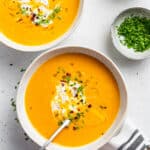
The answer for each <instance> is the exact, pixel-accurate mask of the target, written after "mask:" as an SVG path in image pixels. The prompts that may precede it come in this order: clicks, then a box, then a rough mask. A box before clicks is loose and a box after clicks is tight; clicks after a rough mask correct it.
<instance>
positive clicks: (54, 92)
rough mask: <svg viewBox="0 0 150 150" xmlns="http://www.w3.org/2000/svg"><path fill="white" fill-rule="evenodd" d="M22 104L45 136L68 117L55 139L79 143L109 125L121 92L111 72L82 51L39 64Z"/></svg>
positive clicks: (62, 142) (58, 141)
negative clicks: (67, 125) (66, 124)
mask: <svg viewBox="0 0 150 150" xmlns="http://www.w3.org/2000/svg"><path fill="white" fill-rule="evenodd" d="M25 107H26V111H27V115H28V117H29V119H30V121H31V123H32V125H33V126H34V127H35V129H36V130H37V131H38V132H39V133H40V134H41V135H42V136H44V137H45V138H49V137H50V136H51V135H52V133H53V132H54V131H55V130H56V129H57V128H58V127H59V126H60V125H61V124H62V123H63V121H64V120H65V119H70V121H71V123H70V125H69V127H68V128H66V129H64V131H62V133H61V134H60V135H59V136H58V137H57V138H56V139H55V140H54V142H55V143H58V144H61V145H65V146H81V145H84V144H88V143H90V142H92V141H94V140H96V139H97V138H99V137H101V136H102V135H103V134H105V132H106V131H107V130H108V128H110V126H111V125H112V123H113V121H114V119H115V118H116V115H117V113H118V110H119V107H120V92H119V89H118V86H117V83H116V80H115V79H114V77H113V75H112V73H111V72H110V71H109V70H108V69H107V68H106V67H105V66H104V65H103V64H102V63H100V62H99V61H97V60H96V59H94V58H92V57H89V56H87V55H83V54H73V53H71V54H63V55H59V56H56V57H54V58H52V59H50V60H48V61H47V62H46V63H44V64H43V65H41V66H40V67H39V68H38V70H37V71H36V72H35V73H34V74H33V76H32V78H31V80H30V81H29V84H28V87H27V90H26V95H25Z"/></svg>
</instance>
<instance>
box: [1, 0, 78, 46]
mask: <svg viewBox="0 0 150 150" xmlns="http://www.w3.org/2000/svg"><path fill="white" fill-rule="evenodd" d="M79 3H80V0H0V32H2V33H3V34H4V35H5V36H7V37H8V38H10V39H11V40H13V41H15V42H17V43H20V44H23V45H31V46H32V45H41V44H46V43H48V42H51V41H54V40H56V39H57V38H58V37H60V36H62V35H63V34H64V33H65V32H66V31H67V30H68V28H69V27H70V26H71V25H72V23H73V21H74V19H75V17H76V15H77V12H78V8H79Z"/></svg>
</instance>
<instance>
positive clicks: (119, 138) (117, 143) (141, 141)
mask: <svg viewBox="0 0 150 150" xmlns="http://www.w3.org/2000/svg"><path fill="white" fill-rule="evenodd" d="M110 144H111V145H112V147H113V148H112V149H114V150H150V141H148V140H147V138H146V137H145V136H144V135H143V133H142V132H141V131H140V130H139V129H137V128H136V127H135V126H134V125H133V124H132V123H131V121H130V120H126V122H125V124H124V125H123V128H122V129H121V131H120V132H119V134H118V135H116V136H115V137H114V138H113V139H112V140H111V142H110Z"/></svg>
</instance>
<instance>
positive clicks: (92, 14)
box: [0, 0, 150, 150]
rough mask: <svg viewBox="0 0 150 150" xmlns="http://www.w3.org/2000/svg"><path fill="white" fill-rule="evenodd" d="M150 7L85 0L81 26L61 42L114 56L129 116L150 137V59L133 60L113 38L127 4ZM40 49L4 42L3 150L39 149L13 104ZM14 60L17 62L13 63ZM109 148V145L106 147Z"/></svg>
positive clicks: (0, 83) (121, 0)
mask: <svg viewBox="0 0 150 150" xmlns="http://www.w3.org/2000/svg"><path fill="white" fill-rule="evenodd" d="M134 6H141V7H142V6H143V7H147V8H150V0H85V4H84V13H83V17H82V20H81V23H80V25H79V27H78V29H77V30H76V31H75V32H74V33H73V35H71V36H70V38H69V39H68V40H66V41H65V42H63V43H62V44H61V45H63V46H64V45H78V46H86V47H90V48H94V49H98V50H100V51H101V52H103V53H105V54H106V55H107V56H108V57H110V58H111V59H112V60H113V61H114V62H115V63H116V64H117V65H118V67H119V68H120V70H121V71H122V73H123V74H124V76H125V79H126V81H127V85H128V94H129V113H128V117H130V118H131V119H132V121H133V122H134V124H136V125H137V126H138V127H139V128H141V129H142V130H143V132H144V133H145V134H146V135H147V136H148V137H150V130H149V127H150V116H149V115H150V59H147V60H143V61H131V60H128V59H126V58H125V57H123V56H121V55H120V54H119V53H118V52H116V51H115V48H114V47H113V45H112V43H111V39H110V35H109V33H110V26H111V23H112V21H113V19H114V18H115V17H116V15H118V13H119V12H120V11H122V10H123V9H125V8H129V7H134ZM38 54H39V53H22V52H16V51H15V50H12V49H10V48H7V47H5V46H4V45H2V44H0V150H37V149H38V147H37V146H36V145H35V144H33V143H32V142H31V141H30V140H29V141H25V140H24V138H25V136H24V134H23V131H22V129H21V127H20V125H19V124H17V123H16V121H15V120H14V118H15V117H16V113H15V112H13V109H12V107H11V101H10V99H11V98H15V96H16V90H15V88H14V87H15V85H16V84H17V82H18V81H19V80H20V78H21V76H22V74H23V73H22V72H20V69H21V68H22V67H23V68H26V67H27V66H28V65H29V64H30V62H31V61H32V60H33V58H35V57H36V56H37V55H38ZM10 63H13V64H14V65H13V66H10V65H9V64H10ZM104 149H106V150H108V149H109V148H108V147H106V148H104Z"/></svg>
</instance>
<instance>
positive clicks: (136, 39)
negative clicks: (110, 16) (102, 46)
mask: <svg viewBox="0 0 150 150" xmlns="http://www.w3.org/2000/svg"><path fill="white" fill-rule="evenodd" d="M111 38H112V42H113V44H114V46H115V48H116V49H117V50H118V51H119V52H120V53H121V54H122V55H124V56H126V57H127V58H129V59H133V60H140V59H145V58H148V57H150V10H149V9H146V8H141V7H134V8H129V9H126V10H124V11H123V12H121V13H120V14H119V15H118V16H117V17H116V18H115V20H114V22H113V24H112V26H111Z"/></svg>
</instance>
